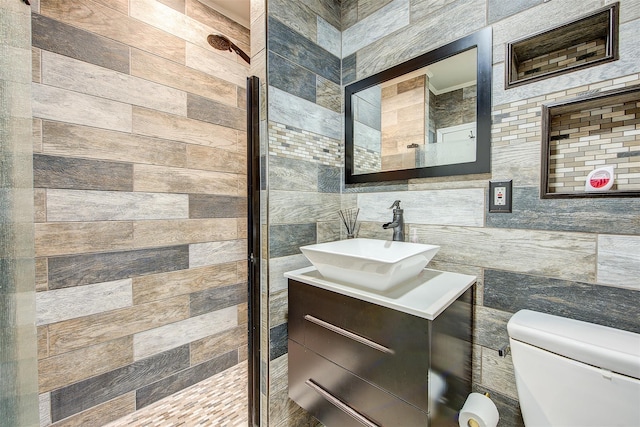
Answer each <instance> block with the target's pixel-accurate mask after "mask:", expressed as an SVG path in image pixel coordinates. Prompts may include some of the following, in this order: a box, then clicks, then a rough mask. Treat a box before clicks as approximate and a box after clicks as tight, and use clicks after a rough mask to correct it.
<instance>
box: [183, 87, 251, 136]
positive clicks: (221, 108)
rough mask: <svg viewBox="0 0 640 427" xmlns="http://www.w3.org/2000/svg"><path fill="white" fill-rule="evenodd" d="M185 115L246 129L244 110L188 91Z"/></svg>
mask: <svg viewBox="0 0 640 427" xmlns="http://www.w3.org/2000/svg"><path fill="white" fill-rule="evenodd" d="M187 117H188V118H190V119H196V120H201V121H204V122H208V123H213V124H215V125H220V126H225V127H229V128H232V129H237V130H245V129H246V121H247V118H246V112H245V111H244V110H242V109H240V108H236V107H231V106H229V105H225V104H223V103H221V102H218V101H214V100H211V99H207V98H203V97H201V96H198V95H193V94H190V93H189V94H187Z"/></svg>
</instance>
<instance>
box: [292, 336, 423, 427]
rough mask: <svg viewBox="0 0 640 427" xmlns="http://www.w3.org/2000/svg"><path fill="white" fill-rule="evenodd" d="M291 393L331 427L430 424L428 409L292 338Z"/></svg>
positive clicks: (296, 400)
mask: <svg viewBox="0 0 640 427" xmlns="http://www.w3.org/2000/svg"><path fill="white" fill-rule="evenodd" d="M289 397H290V398H291V399H293V400H294V401H295V402H297V403H298V404H299V405H300V406H302V407H303V408H304V409H306V410H307V411H309V412H310V413H311V414H313V415H314V416H315V417H316V418H318V419H319V420H320V421H321V422H322V423H323V424H325V425H327V426H328V427H334V426H340V427H351V426H354V427H362V426H367V427H375V426H426V425H428V416H427V414H426V412H423V411H421V410H419V409H418V408H415V407H414V406H412V405H409V404H408V403H406V402H404V401H402V400H400V399H398V398H397V397H395V396H393V395H391V394H389V393H387V392H385V391H384V390H382V389H380V388H378V387H376V386H374V385H372V384H369V383H368V382H366V381H364V380H363V379H361V378H358V377H357V376H355V375H353V374H352V373H351V372H348V371H347V370H345V369H343V368H341V367H339V366H337V365H335V364H334V363H332V362H330V361H328V360H327V359H325V358H323V357H321V356H319V355H317V354H315V353H314V352H312V351H310V350H308V349H306V348H304V347H303V346H301V345H300V344H298V343H296V342H295V341H293V340H289ZM346 402H348V403H346Z"/></svg>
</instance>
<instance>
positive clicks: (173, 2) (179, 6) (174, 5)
mask: <svg viewBox="0 0 640 427" xmlns="http://www.w3.org/2000/svg"><path fill="white" fill-rule="evenodd" d="M159 1H160V3H162V4H164V5H165V6H169V7H170V8H171V9H173V10H177V11H178V12H181V13H185V4H184V3H185V0H159Z"/></svg>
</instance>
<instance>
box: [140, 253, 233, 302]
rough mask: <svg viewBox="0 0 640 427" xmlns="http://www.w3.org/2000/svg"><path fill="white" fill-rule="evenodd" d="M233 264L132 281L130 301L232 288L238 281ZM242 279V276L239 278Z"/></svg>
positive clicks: (152, 299)
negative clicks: (228, 286)
mask: <svg viewBox="0 0 640 427" xmlns="http://www.w3.org/2000/svg"><path fill="white" fill-rule="evenodd" d="M236 270H237V269H236V263H234V262H230V263H226V264H218V265H210V266H207V267H202V268H192V269H188V270H178V271H172V272H168V273H159V274H150V275H146V276H139V277H134V278H133V302H134V304H143V303H146V302H150V301H155V300H160V299H165V298H171V297H174V296H177V295H185V294H190V293H192V292H199V291H203V290H206V289H211V288H216V287H221V286H226V285H231V284H233V283H236V282H238V281H239V278H240V277H241V276H239V275H238V274H236ZM242 277H244V276H242Z"/></svg>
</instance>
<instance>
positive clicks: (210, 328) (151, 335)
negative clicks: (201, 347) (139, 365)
mask: <svg viewBox="0 0 640 427" xmlns="http://www.w3.org/2000/svg"><path fill="white" fill-rule="evenodd" d="M237 323H238V318H237V312H236V308H235V307H228V308H223V309H221V310H218V311H214V312H211V313H206V314H202V315H200V316H196V317H190V318H188V319H185V320H181V321H178V322H173V323H171V324H167V325H164V326H160V327H158V328H155V329H150V330H146V331H143V332H139V333H136V334H135V335H134V336H133V356H134V359H135V360H140V359H144V358H147V357H149V356H152V355H157V354H161V353H162V352H165V351H168V350H170V349H173V348H176V347H179V346H183V345H185V344H188V343H190V342H191V341H196V340H199V339H202V338H204V337H206V336H209V335H213V334H216V333H218V332H221V331H224V330H227V329H231V328H233V327H235V326H237Z"/></svg>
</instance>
